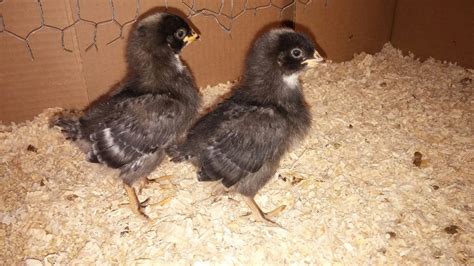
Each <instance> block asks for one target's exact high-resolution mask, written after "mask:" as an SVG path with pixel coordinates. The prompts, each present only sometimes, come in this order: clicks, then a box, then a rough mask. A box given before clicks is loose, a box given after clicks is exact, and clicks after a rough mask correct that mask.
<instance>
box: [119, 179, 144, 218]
mask: <svg viewBox="0 0 474 266" xmlns="http://www.w3.org/2000/svg"><path fill="white" fill-rule="evenodd" d="M123 187H124V188H125V191H126V192H127V195H128V199H129V201H130V203H129V204H130V208H131V209H132V211H133V212H134V213H135V214H137V215H138V216H140V217H142V218H145V219H146V220H149V219H150V218H149V217H148V215H146V214H145V213H144V212H143V209H144V208H145V207H146V203H147V200H145V201H144V202H143V203H141V202H140V201H139V200H138V197H137V193H136V192H135V189H134V188H133V187H131V186H130V185H127V184H125V183H124V184H123Z"/></svg>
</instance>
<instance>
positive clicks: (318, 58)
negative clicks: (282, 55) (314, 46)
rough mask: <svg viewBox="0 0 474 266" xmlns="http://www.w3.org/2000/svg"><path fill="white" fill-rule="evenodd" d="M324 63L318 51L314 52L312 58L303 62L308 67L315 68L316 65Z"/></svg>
mask: <svg viewBox="0 0 474 266" xmlns="http://www.w3.org/2000/svg"><path fill="white" fill-rule="evenodd" d="M323 61H324V58H323V57H322V56H321V55H320V54H319V53H318V51H314V54H313V58H311V59H306V60H304V61H303V63H305V64H306V65H307V66H308V67H315V66H316V65H317V64H318V63H321V62H323Z"/></svg>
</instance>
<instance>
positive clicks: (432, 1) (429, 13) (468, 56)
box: [392, 0, 474, 68]
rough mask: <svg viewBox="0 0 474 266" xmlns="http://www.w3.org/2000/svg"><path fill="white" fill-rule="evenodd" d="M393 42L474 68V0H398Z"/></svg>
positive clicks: (396, 45) (405, 50)
mask: <svg viewBox="0 0 474 266" xmlns="http://www.w3.org/2000/svg"><path fill="white" fill-rule="evenodd" d="M392 44H393V45H394V46H395V47H396V48H399V49H401V50H403V51H404V52H412V53H414V54H415V55H416V56H417V57H420V58H422V59H425V58H427V57H430V56H431V57H434V58H436V59H439V60H446V61H450V62H458V63H459V64H460V65H462V66H465V67H469V68H474V2H473V1H472V0H453V1H445V0H418V1H411V0H398V4H397V9H396V12H395V18H394V25H393V32H392Z"/></svg>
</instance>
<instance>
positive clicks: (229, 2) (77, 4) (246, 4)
mask: <svg viewBox="0 0 474 266" xmlns="http://www.w3.org/2000/svg"><path fill="white" fill-rule="evenodd" d="M10 1H12V2H13V0H0V8H1V7H2V6H3V5H5V4H6V3H7V2H10ZM102 1H106V4H107V6H108V8H109V9H110V11H111V17H110V18H107V19H105V20H94V19H89V18H86V17H84V15H83V14H82V10H83V8H84V7H85V6H87V5H93V4H94V2H95V1H94V2H85V1H81V0H71V3H72V5H73V7H71V8H72V9H74V10H73V13H74V14H73V16H74V19H73V21H72V22H71V23H69V24H68V25H62V26H57V25H53V24H52V23H48V22H47V21H46V19H45V8H44V4H45V3H46V1H45V0H33V1H32V2H26V1H23V2H22V3H18V2H17V3H16V4H24V3H28V4H30V5H31V4H33V5H34V10H35V12H37V13H36V14H29V15H32V16H34V15H37V16H38V17H39V23H38V24H36V25H32V26H33V27H32V28H30V29H28V30H27V31H26V32H25V34H21V33H19V32H17V31H16V30H15V29H12V28H10V27H9V23H6V22H5V19H4V17H5V14H3V12H1V11H0V35H1V34H7V35H10V36H13V37H15V38H16V39H18V40H19V41H21V42H23V43H24V45H25V47H26V50H27V53H28V54H29V56H30V59H31V60H34V59H35V57H34V51H33V49H32V47H31V46H30V39H31V37H32V36H33V35H35V34H36V33H38V32H40V31H43V30H45V29H51V30H55V31H59V32H60V33H61V46H62V49H63V50H64V51H66V52H72V49H70V48H68V47H67V45H66V44H65V40H64V39H65V31H66V30H68V29H70V28H72V27H74V26H75V25H76V24H78V23H86V24H89V25H91V26H93V28H94V30H93V34H92V40H90V44H89V45H88V46H87V47H86V49H85V50H86V51H88V50H89V49H91V48H95V49H98V46H97V34H98V33H97V28H98V27H99V26H101V25H104V24H113V25H115V26H116V27H118V29H119V34H118V36H116V37H115V38H114V39H112V40H111V41H109V42H108V43H107V45H110V44H112V43H114V42H116V41H118V40H120V39H123V38H124V28H125V27H126V26H128V25H130V24H133V23H134V22H135V21H136V20H137V19H138V17H139V16H140V14H142V13H143V12H144V11H146V10H143V9H144V8H143V5H142V1H144V0H135V7H134V16H133V18H132V19H129V20H126V21H120V20H118V19H117V4H118V3H120V2H124V1H123V0H122V1H121V0H102ZM327 1H328V0H325V2H324V5H325V6H326V5H327ZM180 2H181V4H182V6H183V7H185V8H186V9H187V10H186V12H187V17H188V18H189V19H192V18H194V17H197V16H204V17H210V18H212V19H213V20H214V21H215V22H216V23H217V25H218V26H219V27H220V28H221V29H222V30H223V31H224V32H226V33H227V34H229V36H230V37H231V36H232V35H231V34H232V27H233V24H234V21H235V20H237V19H238V18H239V17H241V16H242V15H244V14H245V13H246V12H253V13H254V15H256V12H257V11H258V10H262V9H269V8H274V9H277V10H278V11H279V13H280V17H281V16H282V15H283V12H285V11H286V10H288V9H291V8H294V7H295V6H296V4H297V3H299V4H302V5H303V6H304V7H306V6H308V5H310V4H311V3H312V2H313V1H312V0H286V1H285V0H284V1H275V0H268V1H266V2H264V1H251V0H240V1H239V0H219V1H216V2H217V4H218V5H217V9H216V10H213V9H211V8H207V7H202V6H203V3H201V1H198V0H181V1H180ZM259 2H260V3H259ZM205 3H206V4H207V3H209V2H205ZM237 3H238V4H237ZM156 4H157V6H160V2H157V3H156ZM163 5H164V7H165V8H166V9H168V8H169V6H170V1H168V0H164V2H163ZM225 7H226V8H225ZM229 9H230V11H229ZM8 15H13V14H8Z"/></svg>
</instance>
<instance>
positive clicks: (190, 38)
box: [183, 31, 199, 44]
mask: <svg viewBox="0 0 474 266" xmlns="http://www.w3.org/2000/svg"><path fill="white" fill-rule="evenodd" d="M198 39H199V34H197V33H195V32H194V31H193V32H192V33H191V36H186V37H184V39H183V40H184V42H185V43H186V44H189V43H192V42H194V41H195V40H198Z"/></svg>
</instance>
